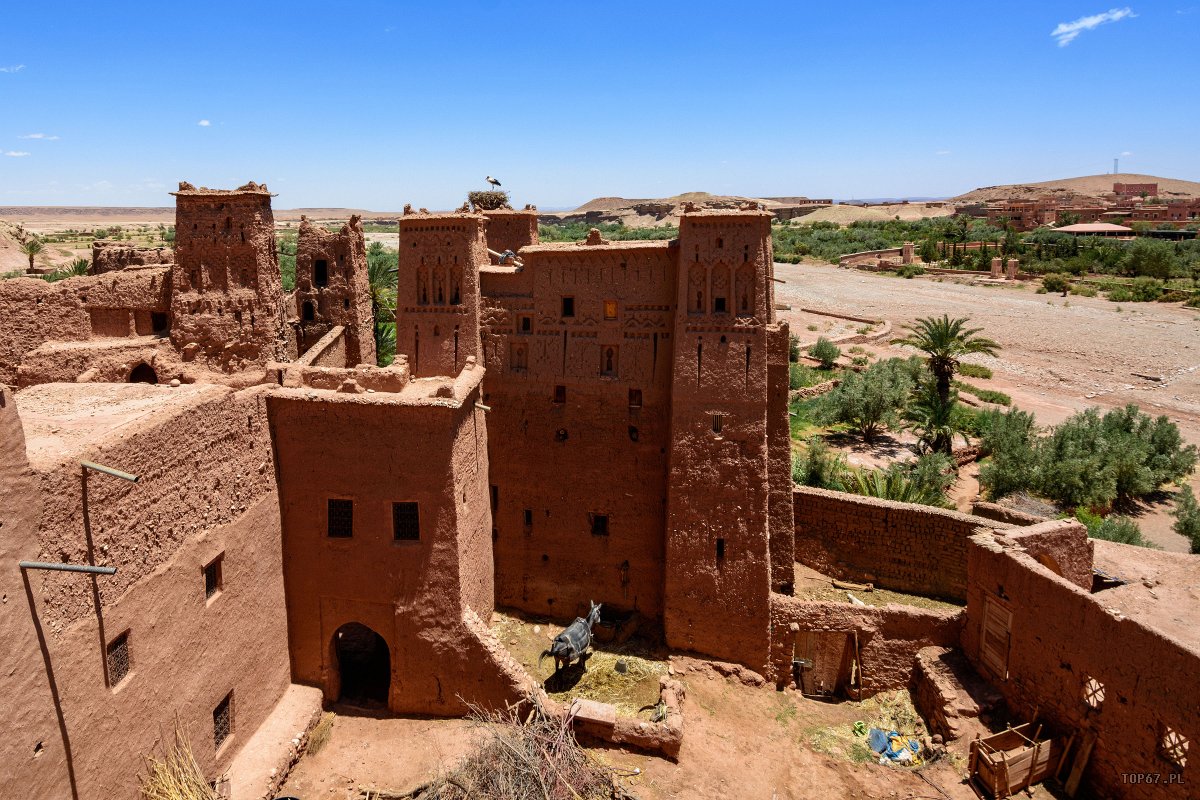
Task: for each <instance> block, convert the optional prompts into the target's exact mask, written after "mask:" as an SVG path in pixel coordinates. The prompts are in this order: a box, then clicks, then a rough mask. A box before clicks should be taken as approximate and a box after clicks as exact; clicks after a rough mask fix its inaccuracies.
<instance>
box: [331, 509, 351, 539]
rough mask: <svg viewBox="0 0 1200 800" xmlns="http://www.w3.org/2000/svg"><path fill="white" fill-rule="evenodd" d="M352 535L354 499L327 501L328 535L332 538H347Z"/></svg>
mask: <svg viewBox="0 0 1200 800" xmlns="http://www.w3.org/2000/svg"><path fill="white" fill-rule="evenodd" d="M353 535H354V501H353V500H333V499H331V500H330V501H329V536H330V537H331V538H333V539H349V538H350V537H351V536H353Z"/></svg>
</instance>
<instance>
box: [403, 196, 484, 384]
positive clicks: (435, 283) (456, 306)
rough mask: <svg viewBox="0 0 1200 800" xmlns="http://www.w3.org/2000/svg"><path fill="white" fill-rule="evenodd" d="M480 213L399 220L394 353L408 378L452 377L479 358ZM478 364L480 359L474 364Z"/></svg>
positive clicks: (408, 216) (410, 215) (407, 214)
mask: <svg viewBox="0 0 1200 800" xmlns="http://www.w3.org/2000/svg"><path fill="white" fill-rule="evenodd" d="M483 228H484V218H483V215H481V214H471V213H466V212H458V213H452V214H430V213H428V212H425V211H422V212H420V213H413V212H412V211H411V209H409V208H406V209H405V213H404V216H402V217H400V255H399V273H398V274H397V276H396V353H397V355H401V354H403V355H407V356H408V363H409V367H410V369H411V370H412V374H413V376H414V377H418V378H423V377H429V376H432V375H457V374H458V372H459V370H461V369H462V367H463V364H464V363H465V362H466V359H467V358H468V357H469V356H475V357H476V358H478V357H479V355H480V353H479V350H480V346H479V266H480V265H483V264H486V263H487V261H488V258H487V246H486V244H485V243H484V234H483ZM480 360H481V361H482V359H480Z"/></svg>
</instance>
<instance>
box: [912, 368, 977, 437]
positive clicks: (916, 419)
mask: <svg viewBox="0 0 1200 800" xmlns="http://www.w3.org/2000/svg"><path fill="white" fill-rule="evenodd" d="M957 405H958V392H957V391H956V390H954V389H951V391H950V396H949V397H948V398H947V399H945V400H943V399H942V397H941V395H940V394H939V393H938V388H937V383H936V382H935V381H930V380H925V381H922V382H921V385H920V386H918V387H917V389H916V391H915V392H913V399H912V402H911V404H910V405H909V407H908V408H907V409H906V410H905V412H904V419H905V425H904V428H905V430H910V431H912V432H913V433H915V434H916V435H917V447H918V448H919V449H920V450H921V451H922V452H933V453H944V454H945V455H947V456H952V455H954V437H955V436H956V435H957V436H961V437H962V438H963V441H964V442H966V441H967V435H966V434H965V433H964V432H963V430H962V425H961V422H960V420H959V418H958V416H957V415H956V414H955V413H954V409H955V407H956V406H957Z"/></svg>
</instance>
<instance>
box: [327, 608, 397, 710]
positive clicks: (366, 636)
mask: <svg viewBox="0 0 1200 800" xmlns="http://www.w3.org/2000/svg"><path fill="white" fill-rule="evenodd" d="M333 657H334V665H335V668H336V669H337V671H338V678H339V680H338V683H339V685H340V687H341V689H340V691H339V692H338V697H337V699H338V700H339V701H341V702H346V703H352V704H354V705H363V706H375V705H378V706H383V707H386V706H387V703H388V690H389V689H390V688H391V683H392V657H391V653H390V652H389V651H388V645H387V642H386V641H384V639H383V637H382V636H380V635H379V634H378V633H376V632H375V631H373V630H371V629H370V628H368V627H367V626H366V625H363V624H361V623H358V622H347V623H346V624H345V625H343V626H342V627H340V628H338V629H337V631H336V632H335V633H334V634H333Z"/></svg>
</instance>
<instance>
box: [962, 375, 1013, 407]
mask: <svg viewBox="0 0 1200 800" xmlns="http://www.w3.org/2000/svg"><path fill="white" fill-rule="evenodd" d="M954 385H955V386H956V387H958V388H959V389H962V390H963V391H965V392H970V393H971V394H973V395H975V396H976V397H978V398H979V399H980V400H982V401H983V402H985V403H995V404H996V405H998V406H1011V405H1012V398H1011V397H1009V396H1008V395H1006V394H1005V393H1004V392H997V391H996V390H995V389H982V388H980V387H978V386H972V385H971V384H969V383H964V382H962V381H954Z"/></svg>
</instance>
